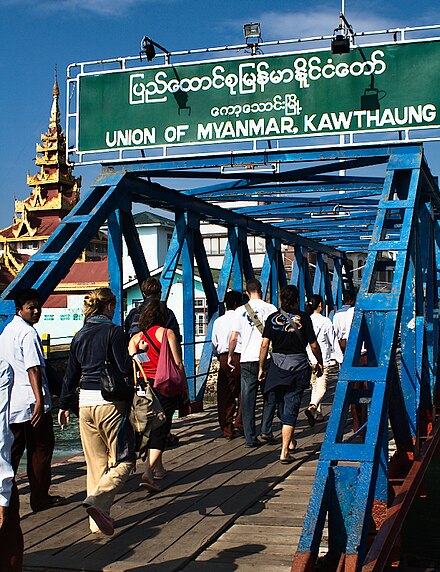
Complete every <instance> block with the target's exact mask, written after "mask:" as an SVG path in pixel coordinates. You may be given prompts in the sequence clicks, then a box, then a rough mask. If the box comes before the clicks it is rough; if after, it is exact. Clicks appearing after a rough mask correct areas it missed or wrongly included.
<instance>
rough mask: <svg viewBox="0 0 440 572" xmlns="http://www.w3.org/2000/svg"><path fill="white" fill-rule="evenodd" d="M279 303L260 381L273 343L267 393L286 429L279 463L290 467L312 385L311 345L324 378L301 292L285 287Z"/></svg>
mask: <svg viewBox="0 0 440 572" xmlns="http://www.w3.org/2000/svg"><path fill="white" fill-rule="evenodd" d="M280 301H281V308H280V309H279V310H278V311H277V312H275V313H273V314H271V315H270V316H269V317H268V318H267V320H266V324H265V326H264V330H263V340H262V342H261V350H260V364H259V374H258V379H259V380H260V381H263V380H264V379H265V377H266V367H265V365H266V358H267V354H268V351H269V343H270V342H272V359H271V362H270V365H269V370H268V371H267V380H266V383H265V387H264V392H265V393H267V392H269V391H273V392H274V393H275V398H276V401H277V404H278V411H279V417H280V420H281V423H282V425H283V428H282V441H283V442H282V448H281V457H280V461H281V463H283V464H287V463H291V462H292V461H293V457H292V456H291V455H290V453H289V450H291V449H290V447H291V443H292V442H293V443H294V441H292V438H293V432H294V430H295V425H296V420H297V417H298V412H299V407H300V404H301V398H302V395H303V393H304V390H305V389H306V388H307V387H308V386H309V384H310V375H311V368H310V364H309V361H308V359H307V352H306V347H307V345H308V344H310V348H311V350H312V352H313V354H314V355H315V357H316V360H317V362H318V365H317V372H316V373H317V376H318V377H319V376H320V375H322V371H323V365H322V355H321V350H320V348H319V345H318V342H317V341H316V336H315V332H314V330H313V325H312V321H311V319H310V316H309V315H308V314H306V313H305V312H302V311H300V310H298V302H299V297H298V288H297V287H296V286H293V285H289V286H284V288H283V289H282V290H281V293H280Z"/></svg>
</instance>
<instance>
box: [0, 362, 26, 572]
mask: <svg viewBox="0 0 440 572" xmlns="http://www.w3.org/2000/svg"><path fill="white" fill-rule="evenodd" d="M13 379H14V377H13V373H12V369H11V367H10V365H9V364H8V363H6V362H5V361H4V360H2V359H0V570H5V571H6V570H8V571H10V572H21V570H22V564H23V534H22V532H21V528H20V514H19V506H18V492H17V487H16V485H15V482H14V470H13V468H12V465H11V448H12V443H13V441H14V436H13V434H12V431H11V429H10V427H9V400H10V396H11V389H12V383H13Z"/></svg>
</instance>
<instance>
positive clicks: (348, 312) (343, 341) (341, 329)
mask: <svg viewBox="0 0 440 572" xmlns="http://www.w3.org/2000/svg"><path fill="white" fill-rule="evenodd" d="M355 303H356V292H355V291H354V290H346V291H345V292H344V296H343V305H342V307H341V308H340V309H339V310H337V311H336V312H335V314H334V316H333V328H334V330H335V334H336V337H337V339H338V342H339V346H340V348H341V350H342V353H344V352H345V348H346V346H347V340H348V334H349V333H350V328H351V323H352V321H353V316H354V305H355Z"/></svg>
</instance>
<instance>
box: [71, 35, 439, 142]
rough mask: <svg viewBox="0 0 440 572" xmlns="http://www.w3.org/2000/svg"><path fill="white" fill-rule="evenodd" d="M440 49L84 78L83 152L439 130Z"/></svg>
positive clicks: (356, 52) (266, 59)
mask: <svg viewBox="0 0 440 572" xmlns="http://www.w3.org/2000/svg"><path fill="white" fill-rule="evenodd" d="M439 80H440V41H420V42H413V43H412V42H408V43H396V44H390V45H380V46H377V45H376V46H369V47H364V48H354V49H352V50H351V52H350V53H349V54H344V55H333V54H332V53H331V52H330V51H322V50H321V51H315V52H302V53H295V54H292V53H291V54H282V55H279V54H278V55H268V56H257V57H247V58H234V59H230V60H225V61H218V60H216V61H212V60H211V61H208V62H198V63H190V64H179V65H175V66H172V65H168V66H160V67H157V66H154V67H152V66H150V67H145V68H141V67H139V68H134V69H131V70H121V71H110V72H103V73H90V74H84V75H81V76H80V77H79V117H78V131H77V134H78V148H77V150H78V151H79V152H93V151H113V150H118V149H133V148H137V147H138V148H143V147H157V146H164V145H167V146H169V145H193V144H197V145H198V144H205V143H215V142H229V141H242V140H246V139H248V140H252V139H280V138H286V137H287V138H289V137H295V136H314V135H326V134H332V135H334V134H339V133H349V132H354V133H356V132H363V131H384V130H393V131H397V130H402V129H415V128H419V129H420V128H422V127H438V126H439V125H440V115H439V109H440V89H439Z"/></svg>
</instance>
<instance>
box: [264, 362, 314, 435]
mask: <svg viewBox="0 0 440 572" xmlns="http://www.w3.org/2000/svg"><path fill="white" fill-rule="evenodd" d="M310 375H311V370H310V368H306V369H304V370H302V371H300V372H298V373H297V374H296V375H295V377H294V379H293V381H292V384H291V385H290V386H287V387H283V386H278V387H275V388H274V393H275V397H276V400H277V403H278V415H279V417H280V421H281V423H282V424H283V425H290V427H295V425H296V420H297V418H298V412H299V407H300V405H301V399H302V396H303V393H304V390H305V389H307V388H308V387H309V386H310ZM269 393H271V392H269Z"/></svg>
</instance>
